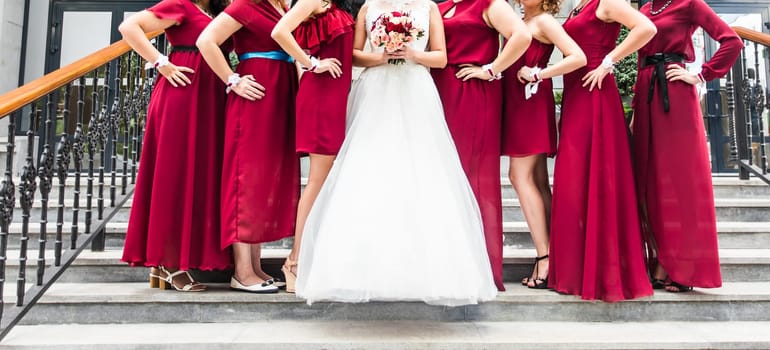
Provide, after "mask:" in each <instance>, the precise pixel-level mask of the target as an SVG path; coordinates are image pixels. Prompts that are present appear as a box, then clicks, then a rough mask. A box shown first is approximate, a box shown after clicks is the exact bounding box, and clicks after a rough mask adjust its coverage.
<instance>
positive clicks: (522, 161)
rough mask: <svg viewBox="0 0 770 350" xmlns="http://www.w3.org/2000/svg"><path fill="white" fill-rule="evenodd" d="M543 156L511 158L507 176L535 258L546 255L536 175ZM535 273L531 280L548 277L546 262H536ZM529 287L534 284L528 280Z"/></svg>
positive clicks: (544, 220)
mask: <svg viewBox="0 0 770 350" xmlns="http://www.w3.org/2000/svg"><path fill="white" fill-rule="evenodd" d="M542 158H545V155H542V154H540V155H532V156H527V157H520V158H518V157H511V166H510V171H509V173H508V176H509V177H510V179H511V183H512V184H513V187H514V189H516V193H517V194H518V196H519V202H520V204H521V209H522V211H523V212H524V217H525V218H526V219H527V226H529V230H530V232H531V235H532V241H533V242H534V244H535V250H536V251H537V256H545V255H547V254H548V249H549V246H548V223H547V221H548V220H547V217H546V211H545V210H546V209H545V205H544V203H543V202H544V201H543V195H542V192H541V189H540V187H539V186H538V181H537V180H538V179H537V175H536V170H537V164H538V162H543V161H542ZM535 270H536V271H533V272H532V278H542V279H544V278H546V277H547V276H548V260H546V259H543V260H540V261H539V262H538V265H537V267H536V268H535ZM529 285H530V286H533V285H534V282H533V281H531V280H530V282H529Z"/></svg>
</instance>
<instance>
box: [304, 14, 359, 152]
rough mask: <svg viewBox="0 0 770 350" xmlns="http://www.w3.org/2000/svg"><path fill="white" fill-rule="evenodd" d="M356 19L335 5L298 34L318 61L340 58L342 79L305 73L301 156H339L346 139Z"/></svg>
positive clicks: (306, 22) (327, 74)
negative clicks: (311, 154)
mask: <svg viewBox="0 0 770 350" xmlns="http://www.w3.org/2000/svg"><path fill="white" fill-rule="evenodd" d="M354 24H355V21H354V20H353V16H351V15H350V14H349V13H347V12H346V11H345V10H342V9H340V8H338V7H337V6H336V5H334V3H332V4H331V7H330V8H329V9H328V10H326V12H324V13H322V14H319V15H316V16H315V18H311V19H309V20H307V21H305V22H303V23H302V24H300V26H299V27H297V29H296V30H295V31H294V37H295V38H296V39H297V43H299V46H301V47H302V48H303V49H305V50H306V51H307V52H308V54H310V55H312V56H314V57H317V58H318V59H324V58H336V59H338V60H339V61H340V63H342V67H341V68H342V76H340V77H339V78H336V79H335V78H333V77H332V76H331V74H329V73H323V74H315V73H308V72H306V73H303V74H302V78H301V79H300V83H299V91H298V92H297V153H299V154H308V153H313V154H323V155H336V154H337V152H339V150H340V147H342V141H344V139H345V117H346V115H347V113H346V110H347V104H348V94H349V93H350V84H351V82H352V79H353V74H352V72H353V26H354Z"/></svg>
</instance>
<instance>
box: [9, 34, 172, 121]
mask: <svg viewBox="0 0 770 350" xmlns="http://www.w3.org/2000/svg"><path fill="white" fill-rule="evenodd" d="M160 34H163V31H157V32H152V33H148V34H147V37H148V38H154V37H156V36H158V35H160ZM129 50H131V47H129V46H128V44H127V43H126V42H125V40H120V41H117V42H115V43H114V44H112V45H110V46H107V47H105V48H103V49H101V50H99V51H96V52H94V53H92V54H90V55H88V56H86V57H83V58H81V59H79V60H77V61H75V62H72V63H70V64H68V65H66V66H64V67H62V68H59V69H57V70H55V71H53V72H51V73H48V74H46V75H44V76H42V77H40V78H38V79H35V80H33V81H31V82H29V83H27V84H24V85H23V86H21V87H18V88H16V89H14V90H12V91H10V92H8V93H6V94H4V95H2V96H0V119H2V118H5V117H6V116H7V115H8V114H10V113H12V112H13V111H15V110H17V109H19V108H22V107H24V106H26V105H27V104H29V103H32V102H34V101H36V100H38V99H40V98H41V97H43V96H45V95H46V94H48V93H50V92H51V91H54V90H56V89H58V88H60V87H62V86H64V85H65V84H68V83H69V82H71V81H73V80H75V79H77V78H80V77H81V76H82V75H83V74H86V73H88V72H90V71H92V70H94V69H96V68H99V67H101V66H102V65H104V64H105V63H107V62H109V61H111V60H114V59H116V58H118V57H120V55H122V54H124V53H126V52H128V51H129Z"/></svg>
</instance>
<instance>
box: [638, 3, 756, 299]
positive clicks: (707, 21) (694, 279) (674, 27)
mask: <svg viewBox="0 0 770 350" xmlns="http://www.w3.org/2000/svg"><path fill="white" fill-rule="evenodd" d="M656 10H657V9H656ZM640 11H641V12H642V13H643V14H645V15H646V16H647V17H649V18H650V19H651V20H652V21H653V23H655V25H656V26H657V27H658V34H657V35H656V36H655V37H654V38H653V39H652V40H651V41H650V42H649V43H648V44H647V45H646V46H645V47H643V48H642V49H641V50H639V59H640V65H639V67H640V68H639V75H638V77H637V82H636V86H635V95H634V156H635V157H634V158H635V159H634V160H635V169H636V179H637V193H638V196H639V200H640V203H641V206H642V208H643V211H644V212H646V216H647V222H648V225H647V226H646V228H648V230H649V231H648V232H645V233H646V234H647V236H648V237H649V238H650V243H651V244H652V246H653V247H654V248H655V249H654V251H655V253H656V258H657V263H660V264H661V265H662V266H663V267H664V268H665V270H666V272H667V273H668V275H669V277H670V278H671V279H672V280H674V281H676V282H678V283H681V284H683V285H687V286H696V287H706V288H713V287H719V286H721V285H722V277H721V272H720V266H719V251H718V247H717V227H716V211H715V209H714V192H713V187H712V183H711V165H710V161H709V151H708V148H707V145H706V133H705V131H704V125H703V115H702V114H701V109H700V102H699V97H698V94H697V91H696V88H695V86H693V85H690V84H688V83H685V82H682V81H674V82H671V81H669V82H668V83H667V86H668V96H669V101H670V110H669V111H668V112H666V111H665V110H664V107H663V100H662V97H661V91H660V87H659V86H656V87H655V88H654V91H653V93H652V100H651V101H649V103H648V97H649V95H650V92H649V87H650V84H651V80H652V77H653V71H654V66H647V67H643V65H642V63H643V60H644V57H647V56H651V55H654V54H656V53H675V54H679V55H682V56H684V58H685V61H687V62H692V61H693V60H694V58H695V55H694V51H693V46H692V39H691V37H692V34H693V32H694V31H695V30H696V29H697V28H698V27H702V28H703V29H704V30H705V31H706V33H708V34H709V35H710V36H711V37H712V38H714V39H715V40H716V41H718V42H719V43H720V47H719V50H717V52H716V53H715V54H714V56H713V57H712V58H711V59H710V60H709V61H708V62H706V63H705V64H704V65H703V66H702V71H701V73H702V75H703V78H704V79H706V80H711V79H715V78H718V77H721V76H724V75H725V74H726V73H727V71H728V70H729V69H730V67H731V66H732V65H733V63H734V62H735V60H736V58H737V57H738V56H739V55H740V50H741V48H742V47H743V43H742V41H741V39H740V38H739V37H738V36H737V35H736V34H735V32H733V30H732V29H730V27H729V26H728V25H727V24H726V23H725V22H724V21H723V20H722V19H720V18H719V16H717V15H716V13H714V11H713V10H711V8H709V7H708V5H706V3H704V2H703V1H702V0H683V1H676V2H673V3H671V5H670V6H669V7H667V8H666V9H664V10H663V11H662V12H660V13H658V14H657V15H651V14H650V5H649V4H647V5H645V6H643V7H642V8H641V10H640ZM680 65H681V63H680ZM652 265H653V267H654V264H652Z"/></svg>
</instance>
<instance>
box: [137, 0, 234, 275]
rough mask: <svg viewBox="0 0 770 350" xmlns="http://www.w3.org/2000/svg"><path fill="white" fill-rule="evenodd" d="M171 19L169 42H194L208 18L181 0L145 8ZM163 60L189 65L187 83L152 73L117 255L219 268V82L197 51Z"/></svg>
mask: <svg viewBox="0 0 770 350" xmlns="http://www.w3.org/2000/svg"><path fill="white" fill-rule="evenodd" d="M149 11H150V12H152V13H153V14H155V16H157V17H158V18H162V19H173V20H175V21H176V22H177V23H178V25H175V26H172V27H170V28H168V29H166V38H167V39H168V41H169V43H170V44H171V45H172V46H195V41H196V40H197V38H198V35H199V34H200V32H201V31H203V28H205V27H206V25H207V24H208V23H209V22H211V18H209V17H208V16H207V15H205V14H204V13H203V12H202V11H200V10H199V9H198V8H196V7H195V5H194V4H193V3H192V2H190V1H187V0H164V1H161V2H160V3H158V4H157V5H155V6H153V7H151V8H150V9H149ZM169 59H170V61H171V62H172V63H174V64H176V65H178V66H185V67H189V68H192V69H193V70H194V71H195V73H194V74H187V76H188V77H189V78H190V80H191V81H192V84H190V85H187V86H185V87H181V86H180V87H173V86H172V85H171V84H170V83H169V82H168V81H167V80H166V79H165V78H163V77H162V76H160V75H159V77H158V80H157V83H156V85H155V88H154V89H153V91H152V96H151V98H150V103H149V105H148V107H147V121H146V125H145V134H144V143H143V147H142V154H141V166H140V167H139V174H138V175H137V180H136V181H137V183H136V188H135V192H134V198H133V205H132V207H131V214H130V218H129V223H128V230H127V232H126V242H125V246H124V248H123V257H122V260H123V261H125V262H128V263H129V264H131V265H137V266H159V265H163V266H166V267H168V268H171V269H182V270H189V269H201V270H213V269H226V268H229V267H230V266H231V264H232V263H231V257H230V252H229V251H228V250H222V249H221V244H220V235H219V226H220V221H219V209H220V208H219V199H220V192H219V185H220V180H221V179H220V173H219V169H220V168H221V166H222V138H223V127H224V124H223V118H222V113H223V111H224V105H225V85H224V84H223V83H222V82H221V81H220V80H219V78H217V76H216V75H215V74H214V73H213V72H212V71H211V69H210V68H209V66H208V65H207V64H206V63H205V62H204V61H203V58H202V57H201V55H200V54H199V53H198V52H194V51H178V52H172V53H171V54H170V57H169Z"/></svg>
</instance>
